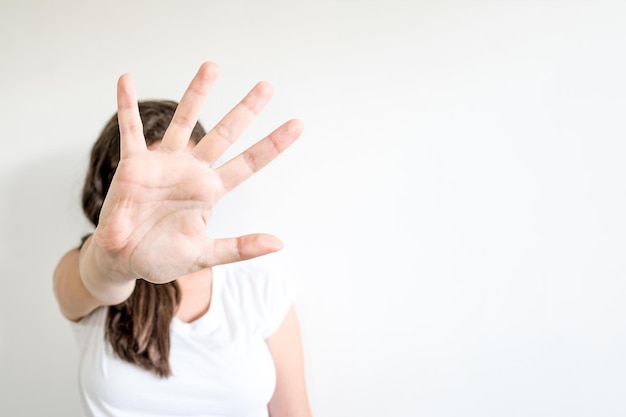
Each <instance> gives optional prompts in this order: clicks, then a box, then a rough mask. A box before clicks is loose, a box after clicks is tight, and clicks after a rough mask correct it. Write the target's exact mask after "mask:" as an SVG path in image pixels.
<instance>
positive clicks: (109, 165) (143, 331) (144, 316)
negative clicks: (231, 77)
mask: <svg viewBox="0 0 626 417" xmlns="http://www.w3.org/2000/svg"><path fill="white" fill-rule="evenodd" d="M176 106H177V103H175V102H173V101H167V100H162V101H143V102H140V103H139V114H140V116H141V121H142V123H143V134H144V136H145V138H146V144H147V145H148V146H150V145H152V144H153V143H155V142H158V141H160V140H161V139H162V138H163V135H164V134H165V131H166V129H167V127H168V125H169V124H170V121H171V120H172V117H173V116H174V111H175V110H176ZM204 135H205V131H204V129H203V127H202V126H201V125H200V123H196V126H195V127H194V129H193V131H192V133H191V138H190V139H191V140H193V141H194V142H196V143H197V142H199V141H200V139H202V137H203V136H204ZM119 160H120V130H119V124H118V120H117V114H115V115H114V116H113V117H112V118H111V119H110V120H109V122H108V123H107V124H106V126H105V127H104V129H103V130H102V132H101V133H100V136H99V137H98V139H97V140H96V142H95V144H94V145H93V148H92V150H91V157H90V162H89V168H88V170H87V176H86V178H85V184H84V186H83V194H82V205H83V212H84V213H85V215H86V216H87V218H88V219H89V220H90V221H91V223H93V225H94V226H98V218H99V217H100V211H101V209H102V204H103V202H104V199H105V197H106V194H107V192H108V191H109V187H110V185H111V180H112V179H113V174H115V170H116V169H117V165H118V163H119ZM84 240H85V239H83V242H84ZM180 298H181V295H180V290H179V287H178V284H177V283H176V281H172V282H170V283H167V284H152V283H150V282H147V281H144V280H142V279H138V280H137V283H136V285H135V290H134V291H133V293H132V294H131V295H130V297H129V298H128V299H127V300H126V301H124V302H122V303H121V304H118V305H114V306H109V307H108V314H107V320H106V328H105V335H106V339H107V341H108V342H109V343H110V344H111V346H112V347H113V351H114V352H115V354H116V355H117V356H119V357H120V358H121V359H123V360H125V361H127V362H130V363H133V364H135V365H137V366H139V367H141V368H143V369H146V370H148V371H150V372H152V373H154V374H156V375H157V376H159V377H168V376H170V375H171V374H172V371H171V369H170V364H169V352H170V325H171V322H172V319H173V317H174V314H175V313H176V309H177V308H178V305H179V304H180Z"/></svg>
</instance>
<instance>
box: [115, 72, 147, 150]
mask: <svg viewBox="0 0 626 417" xmlns="http://www.w3.org/2000/svg"><path fill="white" fill-rule="evenodd" d="M117 122H118V124H119V127H120V158H123V157H127V156H129V155H132V154H133V153H137V152H141V151H145V150H146V149H147V147H146V140H145V139H144V137H143V125H142V123H141V116H140V115H139V105H138V104H137V94H136V92H135V82H134V80H133V76H132V75H130V74H124V75H122V76H121V77H120V78H119V80H118V81H117Z"/></svg>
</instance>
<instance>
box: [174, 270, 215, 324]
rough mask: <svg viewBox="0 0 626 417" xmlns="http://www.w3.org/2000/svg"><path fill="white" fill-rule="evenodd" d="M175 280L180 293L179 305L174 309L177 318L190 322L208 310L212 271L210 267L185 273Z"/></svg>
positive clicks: (211, 287)
mask: <svg viewBox="0 0 626 417" xmlns="http://www.w3.org/2000/svg"><path fill="white" fill-rule="evenodd" d="M176 282H177V283H178V286H179V288H180V293H181V299H180V305H179V307H178V310H177V311H176V317H177V318H178V319H179V320H181V321H184V322H191V321H194V320H196V319H198V318H200V317H202V316H203V315H204V314H206V312H207V311H209V308H210V307H211V298H212V293H213V291H212V289H213V271H212V270H211V269H210V268H207V269H203V270H201V271H198V272H194V273H193V274H189V275H185V276H184V277H181V278H178V279H177V280H176Z"/></svg>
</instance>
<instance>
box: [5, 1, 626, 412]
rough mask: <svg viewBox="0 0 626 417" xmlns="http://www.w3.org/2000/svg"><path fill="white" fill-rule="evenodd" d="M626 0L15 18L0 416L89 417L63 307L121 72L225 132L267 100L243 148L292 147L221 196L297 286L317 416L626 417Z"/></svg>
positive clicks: (185, 9)
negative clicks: (267, 90)
mask: <svg viewBox="0 0 626 417" xmlns="http://www.w3.org/2000/svg"><path fill="white" fill-rule="evenodd" d="M624 22H626V3H624V2H605V1H591V0H589V1H499V2H487V1H457V2H452V1H435V0H430V1H398V0H386V1H382V0H381V1H366V0H361V1H328V0H318V1H314V2H313V1H307V2H304V1H287V0H275V1H264V2H252V1H232V0H229V1H208V0H205V1H179V2H165V1H163V2H155V1H134V2H126V1H118V0H116V1H108V2H101V3H95V2H82V1H54V2H52V1H49V2H48V1H33V2H20V1H6V0H4V1H2V2H1V3H0V51H1V55H2V56H1V58H0V73H1V75H2V77H1V79H0V92H1V95H2V99H1V100H0V120H1V125H0V127H1V129H2V136H1V138H0V143H1V145H2V151H1V152H0V169H1V175H0V195H1V196H2V205H1V206H0V250H1V252H0V257H1V258H0V260H1V264H0V268H1V269H0V273H1V274H0V276H1V280H2V286H1V288H2V289H1V293H0V294H1V302H0V415H3V416H35V415H46V416H77V415H78V412H79V411H78V410H79V404H78V395H77V388H76V349H75V347H74V341H73V336H72V334H71V331H70V328H69V326H68V324H67V323H66V322H65V321H64V320H63V319H62V317H61V315H60V313H59V312H58V310H57V308H56V303H55V301H54V298H53V295H52V286H51V283H52V281H51V276H52V270H53V268H54V265H55V264H56V261H57V260H58V258H59V257H60V256H61V255H62V253H64V252H65V251H66V250H67V249H69V248H70V247H72V246H75V245H76V244H77V243H78V241H79V237H80V236H81V235H82V234H84V233H87V232H89V231H90V228H89V226H88V224H87V223H86V221H85V220H83V218H82V214H81V212H80V206H79V193H80V188H81V183H82V178H83V175H84V171H85V166H86V162H87V156H88V152H89V148H90V146H91V144H92V142H93V141H94V140H95V138H96V136H97V135H98V133H99V131H100V129H101V128H102V126H103V125H104V123H105V122H106V120H107V119H108V118H109V117H110V116H111V115H112V114H113V112H114V111H115V83H116V79H117V77H118V76H119V75H120V74H121V73H124V72H132V73H133V74H134V75H135V77H136V80H137V84H138V93H139V97H140V98H142V99H148V98H168V99H174V100H177V99H178V98H179V97H180V95H181V94H182V92H183V91H184V88H185V87H186V84H187V83H188V81H189V80H190V79H191V77H192V76H193V74H194V73H195V71H196V69H197V68H198V66H199V65H200V63H201V62H202V61H204V60H212V61H215V62H217V63H218V64H220V66H221V68H222V76H221V78H220V81H219V82H218V84H217V85H216V87H215V88H214V91H213V93H212V95H211V96H210V99H209V100H208V102H207V105H206V107H205V110H204V112H203V114H202V118H201V120H202V122H203V123H204V124H205V125H206V126H207V127H210V126H211V125H212V123H214V122H215V121H216V120H217V119H219V117H220V116H222V115H223V114H224V113H225V112H226V111H227V110H228V109H229V108H230V107H231V106H232V105H234V104H235V103H236V102H237V101H238V100H239V99H240V97H242V95H243V94H244V93H245V92H246V91H247V90H248V89H249V88H250V87H252V85H253V84H254V83H255V82H256V81H258V80H261V79H264V80H268V81H270V82H272V83H273V84H274V86H275V99H274V100H273V102H272V103H271V104H270V106H269V107H268V108H267V110H266V111H265V112H264V113H263V115H262V116H261V117H260V118H259V119H258V121H257V122H256V123H255V124H254V125H253V127H252V128H251V129H250V130H249V132H248V133H247V134H246V135H245V136H244V137H243V138H242V139H241V141H240V142H239V143H238V144H237V145H236V146H235V148H234V149H233V150H232V152H230V153H229V155H230V156H232V155H234V154H236V153H238V152H240V151H241V150H243V149H244V148H245V147H246V146H249V145H250V144H251V143H253V142H254V141H255V140H257V139H258V138H260V137H262V136H263V135H265V134H267V133H268V132H269V131H270V130H271V129H272V128H273V127H274V126H276V125H277V124H278V123H281V122H282V121H284V120H286V119H288V118H292V117H298V118H301V119H302V120H303V121H304V122H305V125H306V131H305V134H304V135H303V137H302V138H301V140H300V141H299V142H298V143H296V144H295V145H294V147H293V148H291V149H290V150H289V151H288V152H287V153H286V154H285V155H283V156H282V157H281V158H280V159H279V160H277V161H276V162H275V163H274V164H272V165H271V166H270V167H268V168H267V169H266V170H264V171H262V172H261V173H259V175H258V176H256V177H255V178H253V179H252V180H250V181H249V182H247V183H246V184H244V185H243V186H241V187H240V188H239V189H237V190H236V191H235V192H233V194H232V195H230V196H228V197H227V198H226V199H225V200H223V202H222V203H221V205H220V206H218V209H217V210H216V212H215V213H214V216H213V219H212V220H213V228H212V230H211V233H213V234H214V235H216V236H231V235H238V234H243V233H251V232H257V231H264V232H272V233H274V234H276V235H278V236H280V237H281V238H282V239H283V240H284V242H285V244H286V249H285V250H284V251H283V252H282V253H280V254H277V255H273V256H272V257H271V258H270V259H268V260H267V262H269V263H272V264H276V265H283V266H284V267H285V268H286V269H287V270H290V271H292V272H294V275H293V282H294V283H295V285H296V287H297V289H298V292H299V295H298V299H297V306H298V309H299V311H300V316H301V321H302V326H303V334H304V339H305V345H306V357H307V363H306V365H307V379H308V384H309V391H310V397H311V402H312V406H313V410H314V413H315V415H316V416H318V417H321V416H325V417H345V416H363V417H374V416H376V417H378V416H437V417H448V416H450V417H451V416H481V417H485V416H494V417H495V416H497V417H503V416H568V417H574V416H590V415H593V416H623V415H625V414H626V400H625V399H624V392H625V390H626V359H625V355H624V352H625V351H626V336H625V335H626V333H625V331H624V327H625V324H626V306H625V305H624V300H625V298H626V283H625V281H624V278H625V276H626V262H625V260H624V259H625V258H624V254H625V253H626V240H625V232H626V221H625V220H624V219H625V214H626V193H625V190H626V175H625V174H626V165H625V164H624V158H625V157H626V153H625V151H626V146H625V145H624V142H625V138H626V127H625V123H624V120H625V117H624V115H625V114H626V81H625V75H624V74H626V58H625V57H624V51H625V47H626V24H625V23H624Z"/></svg>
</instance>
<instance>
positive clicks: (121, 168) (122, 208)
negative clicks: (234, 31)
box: [54, 62, 311, 417]
mask: <svg viewBox="0 0 626 417" xmlns="http://www.w3.org/2000/svg"><path fill="white" fill-rule="evenodd" d="M218 72H219V70H218V67H217V65H215V64H213V63H210V62H207V63H204V64H202V66H201V67H200V69H199V70H198V72H197V74H196V75H195V77H194V78H193V80H192V81H191V83H190V84H189V87H188V88H187V90H186V91H185V93H184V95H183V97H182V99H181V100H180V103H179V105H178V108H177V110H176V113H175V115H174V117H173V119H172V122H171V124H170V126H169V127H168V129H167V131H166V133H165V135H164V137H163V139H162V141H161V142H160V143H157V144H155V145H153V146H151V147H150V149H148V147H147V146H146V142H145V138H144V137H143V130H142V125H141V118H140V116H139V109H138V105H137V98H136V94H135V86H134V81H133V78H132V76H131V75H129V74H125V75H122V76H121V77H120V79H119V81H118V86H117V102H118V119H119V125H120V162H119V165H118V168H117V171H116V174H115V176H114V178H113V181H112V183H111V187H110V189H109V192H108V194H107V196H106V199H105V201H104V204H103V207H102V212H101V215H100V220H99V224H98V227H97V228H96V230H95V231H94V234H93V235H92V236H91V237H90V238H89V239H88V240H87V241H86V242H85V244H84V245H83V247H82V249H81V250H80V251H79V250H78V249H72V250H70V251H69V252H67V253H66V254H65V255H64V256H63V257H62V258H61V260H60V261H59V263H58V265H57V268H56V270H55V272H54V292H55V295H56V298H57V300H58V303H59V307H60V309H61V312H62V313H63V315H64V316H65V317H66V318H67V319H69V320H72V321H78V320H80V319H81V318H82V317H84V316H85V315H87V314H89V313H90V312H91V311H93V310H94V309H96V308H97V307H100V306H107V305H114V304H118V303H120V302H122V301H124V300H125V299H126V298H128V297H129V296H130V294H131V293H132V291H133V289H134V287H135V282H136V280H137V279H145V280H147V281H150V282H153V283H166V282H170V281H172V280H177V282H178V283H179V285H180V289H181V294H182V298H181V304H180V308H179V310H178V311H177V313H176V316H177V317H178V318H180V319H181V320H183V321H188V322H189V321H193V320H195V319H196V318H198V317H200V316H202V315H203V314H204V313H206V311H208V309H209V308H210V303H211V287H212V271H211V267H212V266H215V265H220V264H225V263H229V262H236V261H240V260H245V259H251V258H254V257H257V256H262V255H265V254H268V253H271V252H275V251H277V250H279V249H281V248H282V243H281V242H280V240H278V239H277V238H276V237H274V236H272V235H267V234H252V235H246V236H240V237H236V238H222V239H209V238H208V237H207V236H206V232H205V231H206V227H207V222H208V219H209V216H210V212H211V210H212V208H213V207H214V206H215V204H216V203H217V202H218V201H219V200H220V199H221V198H222V197H223V196H224V195H225V194H226V193H228V192H229V191H230V190H232V189H233V188H235V187H237V186H238V185H239V184H241V183H242V182H243V181H245V180H246V179H247V178H248V177H250V176H251V175H253V174H254V173H255V172H257V171H258V170H259V169H261V168H263V167H264V166H265V165H267V164H268V163H270V162H271V161H272V160H273V159H274V158H276V157H277V156H278V155H279V154H280V153H281V152H283V151H284V150H285V149H287V147H289V146H290V145H291V144H292V143H293V142H294V141H295V140H296V139H297V138H298V137H299V136H300V134H301V132H302V123H301V122H300V121H298V120H290V121H288V122H286V123H284V124H283V125H281V126H280V127H278V128H277V129H276V130H274V131H273V132H272V133H271V134H270V135H268V136H267V137H265V138H263V139H261V140H260V141H258V142H257V143H256V144H254V145H252V146H251V147H250V148H248V149H247V150H245V151H244V152H243V153H241V154H240V155H238V156H236V157H234V158H233V159H231V160H230V161H228V162H226V163H224V164H223V165H221V166H219V167H217V168H213V167H212V166H211V164H213V163H214V162H215V161H216V160H217V159H218V158H219V157H220V156H221V155H222V154H223V153H224V151H226V149H228V147H229V146H230V145H231V144H232V143H233V142H234V141H235V140H237V138H238V137H239V136H240V135H241V134H242V133H243V132H244V131H245V129H246V128H247V127H248V126H249V124H250V123H251V122H252V121H253V120H254V118H255V117H256V116H257V115H258V114H259V113H260V111H261V110H262V109H263V107H264V106H265V105H266V104H267V102H268V101H269V100H270V98H271V95H272V88H271V86H270V85H269V84H268V83H265V82H260V83H258V84H257V85H256V86H255V87H254V88H253V89H252V90H251V91H250V92H249V93H248V94H247V95H246V96H245V97H244V98H243V100H242V101H241V102H240V103H239V104H237V105H236V106H235V107H234V108H233V109H232V110H231V111H230V112H229V113H228V114H227V115H226V116H225V117H224V118H223V119H222V120H221V121H220V122H219V123H218V124H217V125H216V126H215V127H214V128H213V129H211V130H210V131H209V132H208V133H207V134H206V136H205V137H204V138H202V139H201V140H200V141H199V142H198V144H196V145H194V144H190V141H189V137H190V135H191V131H192V129H193V127H194V125H195V123H196V121H197V119H198V116H199V114H200V111H201V109H202V106H203V103H204V101H205V99H206V97H207V95H208V93H209V91H210V89H211V87H212V85H213V83H214V82H215V80H216V79H217V76H218ZM163 254H165V255H163ZM267 344H268V347H269V349H270V352H271V354H272V356H273V358H274V361H275V365H276V372H277V384H276V390H275V393H274V396H273V397H272V400H271V401H270V403H269V411H270V415H271V416H272V417H287V416H289V417H310V416H311V411H310V407H309V404H308V399H307V395H306V387H305V378H304V365H303V355H302V342H301V337H300V330H299V325H298V319H297V315H296V312H295V310H294V309H293V307H292V308H291V309H290V310H289V312H288V314H287V316H286V317H285V319H284V321H283V323H282V324H281V325H280V327H279V328H278V330H277V331H276V332H275V333H274V335H272V336H271V337H270V338H269V339H267Z"/></svg>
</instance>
